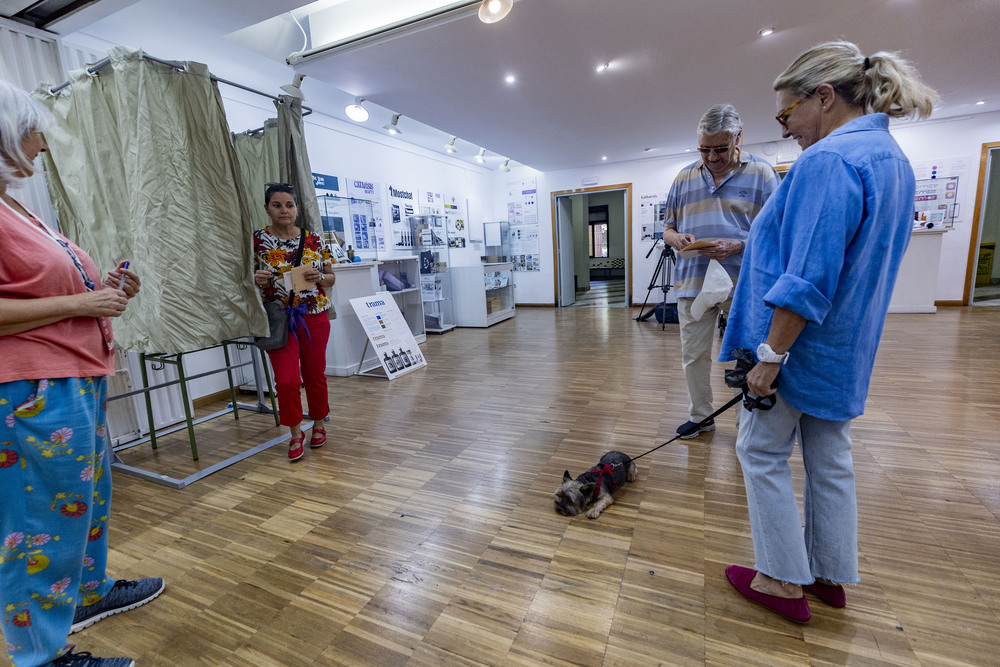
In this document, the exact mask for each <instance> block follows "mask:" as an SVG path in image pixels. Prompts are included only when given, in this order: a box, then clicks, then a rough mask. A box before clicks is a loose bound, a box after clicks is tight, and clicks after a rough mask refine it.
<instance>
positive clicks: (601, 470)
mask: <svg viewBox="0 0 1000 667" xmlns="http://www.w3.org/2000/svg"><path fill="white" fill-rule="evenodd" d="M588 472H591V473H594V474H596V475H597V486H595V487H594V500H597V498H598V497H600V495H601V483H602V482H603V481H604V476H605V475H607V476H608V477H609V478H611V493H614V492H615V489H617V488H618V485H617V484H615V471H614V468H612V467H611V466H609V465H608V464H607V463H604V464H602V465H599V466H597V467H596V468H593V469H592V470H589V471H588Z"/></svg>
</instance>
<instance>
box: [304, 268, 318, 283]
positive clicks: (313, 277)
mask: <svg viewBox="0 0 1000 667" xmlns="http://www.w3.org/2000/svg"><path fill="white" fill-rule="evenodd" d="M302 279H303V280H308V281H309V282H311V283H319V281H320V280H322V279H323V274H322V273H320V272H319V270H318V269H316V267H312V268H310V269H309V270H308V271H304V272H303V273H302Z"/></svg>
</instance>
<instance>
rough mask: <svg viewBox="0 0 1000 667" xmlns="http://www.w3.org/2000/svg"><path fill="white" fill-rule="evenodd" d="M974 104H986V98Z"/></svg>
mask: <svg viewBox="0 0 1000 667" xmlns="http://www.w3.org/2000/svg"><path fill="white" fill-rule="evenodd" d="M976 104H977V105H979V104H986V100H979V101H978V102H976Z"/></svg>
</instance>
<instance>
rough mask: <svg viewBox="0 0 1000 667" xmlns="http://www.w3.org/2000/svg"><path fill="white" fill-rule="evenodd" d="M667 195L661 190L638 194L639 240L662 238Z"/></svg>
mask: <svg viewBox="0 0 1000 667" xmlns="http://www.w3.org/2000/svg"><path fill="white" fill-rule="evenodd" d="M666 209H667V196H666V195H665V194H664V193H662V192H647V193H646V194H642V195H639V230H640V233H639V240H640V241H655V240H656V239H662V238H663V228H664V217H665V216H664V212H665V211H666Z"/></svg>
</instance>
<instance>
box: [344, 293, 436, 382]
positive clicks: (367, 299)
mask: <svg viewBox="0 0 1000 667" xmlns="http://www.w3.org/2000/svg"><path fill="white" fill-rule="evenodd" d="M351 307H352V308H354V312H355V313H357V315H358V320H359V321H360V322H361V326H362V327H364V330H365V334H366V335H367V336H368V345H367V346H366V347H365V353H364V354H363V355H362V358H361V362H360V363H359V364H358V373H359V374H362V375H363V374H364V372H363V371H362V367H363V366H364V365H365V362H366V361H367V360H368V359H370V357H369V353H368V350H369V349H372V350H374V353H375V358H377V360H378V363H379V364H381V366H382V370H384V371H385V376H386V377H387V378H389V379H390V380H395V379H396V378H398V377H400V376H402V375H406V374H407V373H412V372H413V371H415V370H417V369H418V368H423V367H424V366H426V365H427V361H426V360H425V359H424V355H423V354H422V353H421V352H420V348H419V347H418V346H417V341H416V340H415V339H414V338H413V333H412V332H411V331H410V327H409V326H408V325H407V324H406V320H405V319H404V318H403V314H402V313H400V312H399V306H397V305H396V300H395V299H393V298H392V294H390V293H389V292H376V293H375V294H373V295H371V296H361V297H358V298H356V299H351ZM372 368H377V366H372Z"/></svg>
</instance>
